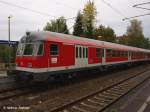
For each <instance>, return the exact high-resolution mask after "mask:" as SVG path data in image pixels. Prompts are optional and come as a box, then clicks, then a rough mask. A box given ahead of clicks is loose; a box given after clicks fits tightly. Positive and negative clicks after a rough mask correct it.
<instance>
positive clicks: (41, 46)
mask: <svg viewBox="0 0 150 112" xmlns="http://www.w3.org/2000/svg"><path fill="white" fill-rule="evenodd" d="M43 51H44V49H43V44H42V43H41V44H40V45H39V49H38V53H37V55H42V54H43Z"/></svg>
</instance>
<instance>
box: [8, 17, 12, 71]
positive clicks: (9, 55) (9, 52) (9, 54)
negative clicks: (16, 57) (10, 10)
mask: <svg viewBox="0 0 150 112" xmlns="http://www.w3.org/2000/svg"><path fill="white" fill-rule="evenodd" d="M11 18H12V16H11V15H10V16H8V44H9V51H8V68H9V69H10V61H11V59H10V58H11V49H10V19H11Z"/></svg>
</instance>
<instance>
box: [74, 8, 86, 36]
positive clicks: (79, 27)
mask: <svg viewBox="0 0 150 112" xmlns="http://www.w3.org/2000/svg"><path fill="white" fill-rule="evenodd" d="M83 32H84V30H83V23H82V14H81V13H80V11H79V12H78V15H77V17H76V21H75V24H74V27H73V35H76V36H83Z"/></svg>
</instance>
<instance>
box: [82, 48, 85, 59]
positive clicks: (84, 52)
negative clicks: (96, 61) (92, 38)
mask: <svg viewBox="0 0 150 112" xmlns="http://www.w3.org/2000/svg"><path fill="white" fill-rule="evenodd" d="M82 52H83V58H85V48H84V47H83V51H82Z"/></svg>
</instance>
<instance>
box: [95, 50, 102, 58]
mask: <svg viewBox="0 0 150 112" xmlns="http://www.w3.org/2000/svg"><path fill="white" fill-rule="evenodd" d="M100 56H101V54H100V48H96V57H98V58H99V57H100Z"/></svg>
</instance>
